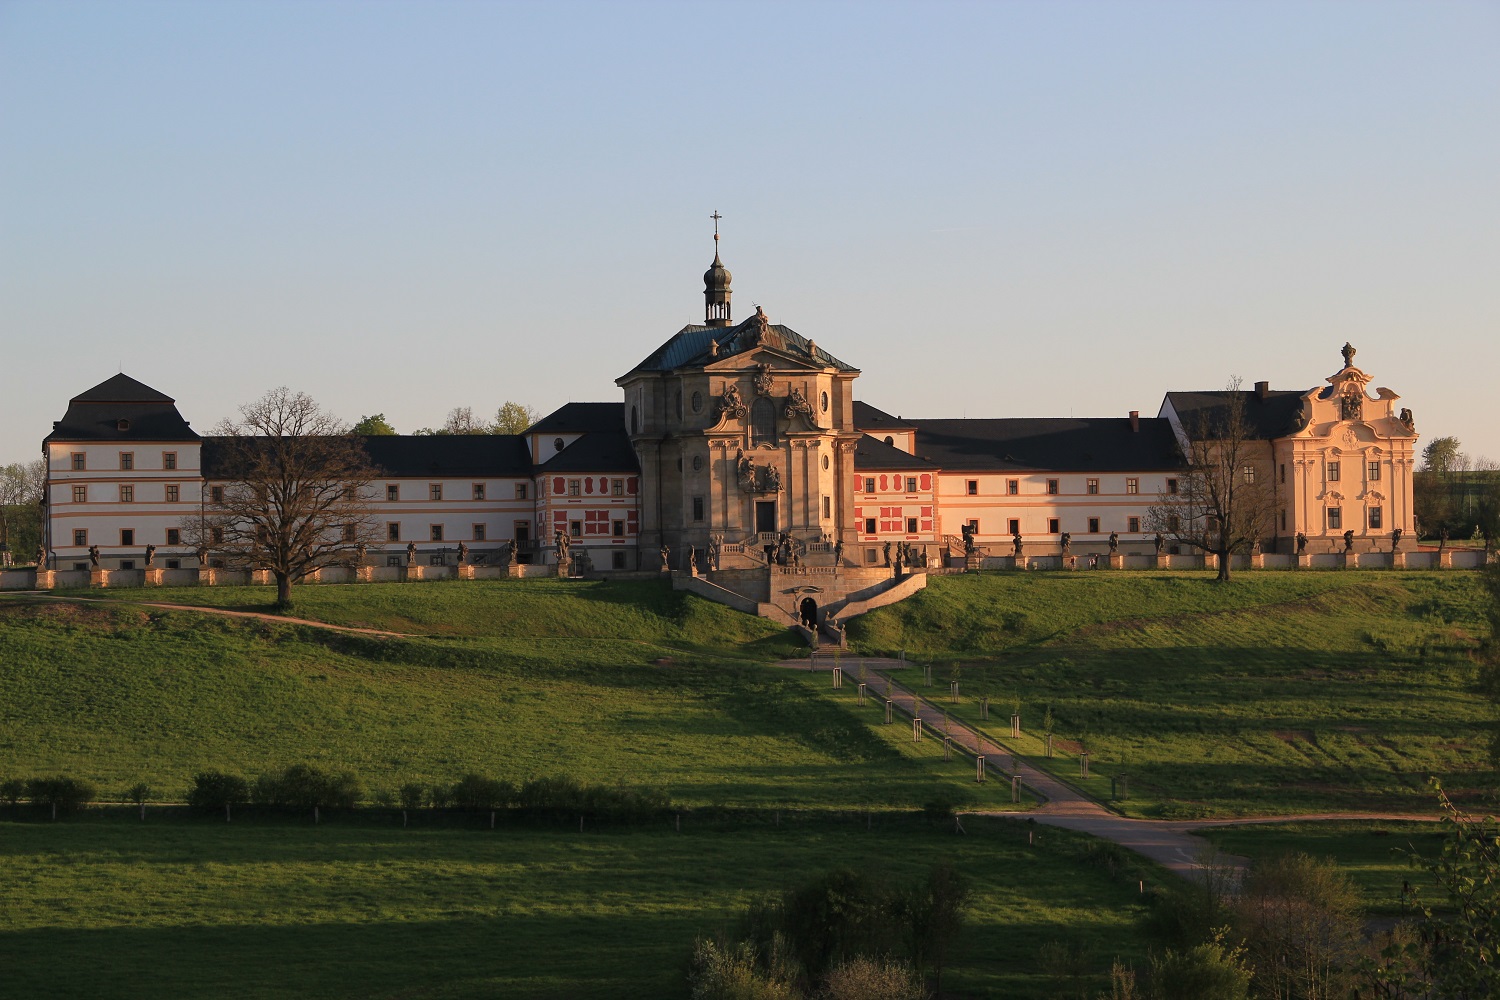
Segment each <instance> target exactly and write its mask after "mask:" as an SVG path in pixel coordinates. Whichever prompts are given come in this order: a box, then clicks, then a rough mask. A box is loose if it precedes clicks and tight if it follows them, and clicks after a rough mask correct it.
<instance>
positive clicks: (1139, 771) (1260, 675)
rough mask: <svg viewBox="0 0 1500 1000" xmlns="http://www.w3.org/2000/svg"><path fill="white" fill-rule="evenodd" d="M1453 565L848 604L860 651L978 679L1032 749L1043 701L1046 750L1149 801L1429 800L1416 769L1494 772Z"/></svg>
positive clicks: (1483, 778) (1465, 600)
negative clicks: (1054, 748)
mask: <svg viewBox="0 0 1500 1000" xmlns="http://www.w3.org/2000/svg"><path fill="white" fill-rule="evenodd" d="M1483 600H1484V598H1483V591H1482V589H1481V587H1480V585H1479V581H1478V579H1477V578H1476V577H1475V575H1474V574H1470V573H1448V574H1436V573H1395V574H1393V573H1377V572H1362V573H1361V572H1349V573H1275V574H1272V573H1263V574H1241V575H1240V577H1239V578H1238V579H1237V580H1236V581H1235V582H1233V583H1231V584H1229V585H1227V586H1217V585H1214V584H1211V583H1208V582H1207V581H1206V580H1205V579H1204V578H1202V577H1191V576H1186V575H1182V574H1171V575H1168V574H1145V573H1141V574H1120V575H1118V576H1116V575H1115V574H1111V578H1110V579H1109V580H1100V579H1099V574H1083V573H1078V574H1062V573H1054V574H1045V575H1043V574H1027V575H1024V576H1022V575H1013V574H1003V575H1002V574H987V575H982V576H964V577H953V578H947V579H942V580H937V581H934V583H933V585H932V586H929V588H928V589H927V590H926V591H924V592H923V593H921V594H920V595H918V596H917V597H915V598H913V599H912V600H909V601H906V602H903V603H902V604H898V605H893V606H891V607H888V608H884V609H881V610H880V611H877V612H875V613H873V614H871V615H868V616H865V618H863V619H859V620H856V622H855V623H854V624H853V625H851V628H850V631H851V634H852V636H853V638H854V643H855V646H856V649H857V651H859V652H864V653H867V654H879V653H889V652H893V651H898V650H901V649H903V648H904V649H905V650H906V651H907V653H908V656H910V657H912V658H913V660H916V659H919V658H920V659H921V660H923V661H924V662H930V663H933V664H935V667H934V686H933V687H931V688H926V687H924V686H923V676H922V672H921V670H920V669H919V668H917V667H915V666H913V667H910V668H907V669H906V670H904V671H898V672H897V675H896V676H897V677H898V678H899V679H900V680H901V681H902V682H903V683H906V684H907V685H908V686H912V687H915V688H917V689H918V690H919V691H921V692H922V693H923V694H924V695H927V696H928V697H929V698H930V699H931V700H933V701H935V702H938V703H943V702H945V701H946V696H947V692H948V681H949V679H950V678H951V676H952V673H953V670H954V669H955V668H958V671H959V683H960V693H961V696H962V704H960V705H958V706H953V707H951V709H950V710H951V711H952V712H953V713H954V715H955V716H958V717H962V718H965V719H966V720H968V721H971V722H974V721H977V717H978V706H977V704H976V703H975V699H976V698H977V697H979V696H980V695H981V694H983V693H988V694H989V695H990V696H991V698H992V703H991V721H990V723H989V731H990V732H991V733H992V734H993V735H997V736H1000V737H1002V738H1003V741H1004V742H1009V732H1010V721H1009V718H1010V702H1011V698H1012V697H1013V696H1017V697H1020V698H1021V700H1022V702H1023V708H1022V723H1023V730H1024V731H1025V734H1026V735H1025V737H1024V738H1023V739H1022V740H1021V741H1019V743H1018V745H1017V749H1018V750H1019V751H1020V752H1021V753H1023V754H1026V755H1028V756H1031V757H1032V758H1033V760H1034V761H1035V762H1036V763H1039V764H1043V765H1047V764H1048V762H1046V761H1044V760H1042V759H1041V752H1042V743H1041V739H1040V733H1041V729H1042V714H1043V712H1044V711H1045V708H1046V706H1047V705H1051V706H1052V709H1053V713H1054V728H1055V733H1056V737H1057V741H1058V747H1059V753H1060V755H1061V757H1060V759H1056V760H1054V761H1052V762H1051V763H1050V765H1049V766H1051V767H1053V768H1054V770H1055V771H1056V772H1057V773H1058V774H1059V775H1060V776H1064V777H1068V778H1070V779H1076V776H1077V774H1078V764H1077V759H1076V756H1075V751H1076V744H1077V743H1078V742H1079V741H1082V742H1083V743H1084V745H1086V746H1088V748H1089V750H1090V752H1091V757H1092V761H1091V767H1090V770H1091V772H1092V774H1093V775H1094V778H1093V781H1092V782H1091V783H1090V784H1089V785H1088V786H1087V787H1089V790H1090V791H1091V792H1093V793H1094V794H1096V795H1098V796H1099V797H1101V798H1104V797H1108V793H1109V778H1110V777H1111V776H1114V775H1118V774H1121V773H1123V774H1126V775H1128V776H1129V778H1130V795H1131V797H1130V801H1129V802H1126V803H1121V804H1120V805H1121V808H1122V809H1125V810H1126V811H1128V812H1132V813H1137V814H1144V815H1148V816H1197V815H1220V814H1234V813H1241V814H1243V813H1255V812H1268V813H1286V812H1302V811H1312V810H1324V809H1336V810H1347V809H1366V810H1411V811H1424V812H1425V811H1431V809H1432V799H1431V795H1430V793H1429V791H1428V788H1427V779H1428V777H1429V776H1433V775H1436V776H1439V777H1442V778H1443V780H1444V784H1445V785H1446V786H1447V787H1448V788H1449V789H1450V790H1451V791H1452V792H1453V793H1454V794H1455V796H1456V797H1457V798H1459V799H1466V798H1470V797H1472V796H1474V795H1476V794H1479V793H1480V792H1481V791H1482V790H1484V789H1487V788H1490V787H1493V785H1494V784H1495V781H1496V779H1497V777H1500V775H1497V772H1496V771H1495V769H1494V768H1493V766H1492V764H1491V763H1490V761H1489V757H1488V752H1487V751H1488V746H1487V741H1488V733H1489V728H1490V725H1491V720H1492V718H1493V714H1494V713H1493V709H1492V707H1491V705H1490V704H1489V702H1488V701H1487V700H1486V699H1485V698H1483V697H1482V696H1480V695H1479V694H1477V693H1475V691H1474V690H1473V684H1474V668H1473V664H1472V662H1471V659H1470V652H1471V651H1472V650H1473V649H1474V648H1475V646H1476V644H1477V642H1478V640H1479V639H1480V638H1481V637H1483V636H1484V635H1486V634H1487V626H1486V624H1485V621H1484V617H1483Z"/></svg>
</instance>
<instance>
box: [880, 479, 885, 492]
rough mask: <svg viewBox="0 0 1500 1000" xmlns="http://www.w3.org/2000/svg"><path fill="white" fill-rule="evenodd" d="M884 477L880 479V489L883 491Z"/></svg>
mask: <svg viewBox="0 0 1500 1000" xmlns="http://www.w3.org/2000/svg"><path fill="white" fill-rule="evenodd" d="M885 478H886V477H885V476H881V477H880V488H881V489H885Z"/></svg>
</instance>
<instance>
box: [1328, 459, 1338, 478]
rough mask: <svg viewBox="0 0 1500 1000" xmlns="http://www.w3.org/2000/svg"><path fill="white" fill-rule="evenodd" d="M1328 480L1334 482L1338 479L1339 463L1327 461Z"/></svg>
mask: <svg viewBox="0 0 1500 1000" xmlns="http://www.w3.org/2000/svg"><path fill="white" fill-rule="evenodd" d="M1328 481H1329V482H1330V483H1336V482H1338V481H1339V463H1337V462H1329V463H1328Z"/></svg>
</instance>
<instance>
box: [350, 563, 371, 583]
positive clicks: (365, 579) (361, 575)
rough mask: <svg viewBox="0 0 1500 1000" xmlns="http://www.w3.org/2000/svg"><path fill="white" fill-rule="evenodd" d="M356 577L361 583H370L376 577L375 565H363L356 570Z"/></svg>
mask: <svg viewBox="0 0 1500 1000" xmlns="http://www.w3.org/2000/svg"><path fill="white" fill-rule="evenodd" d="M354 579H355V580H356V581H357V582H359V583H369V582H370V581H371V580H373V579H375V567H374V566H361V567H359V568H358V569H356V570H355V571H354Z"/></svg>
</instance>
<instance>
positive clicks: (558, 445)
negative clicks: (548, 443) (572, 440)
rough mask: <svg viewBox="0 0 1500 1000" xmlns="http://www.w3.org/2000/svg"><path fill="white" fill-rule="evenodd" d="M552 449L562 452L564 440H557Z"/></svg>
mask: <svg viewBox="0 0 1500 1000" xmlns="http://www.w3.org/2000/svg"><path fill="white" fill-rule="evenodd" d="M552 447H554V448H556V449H557V450H558V451H562V450H563V447H564V445H563V439H562V438H557V439H555V440H554V441H553V442H552Z"/></svg>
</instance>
